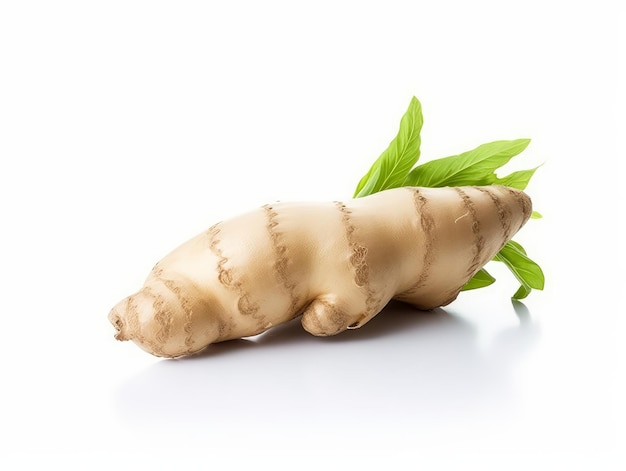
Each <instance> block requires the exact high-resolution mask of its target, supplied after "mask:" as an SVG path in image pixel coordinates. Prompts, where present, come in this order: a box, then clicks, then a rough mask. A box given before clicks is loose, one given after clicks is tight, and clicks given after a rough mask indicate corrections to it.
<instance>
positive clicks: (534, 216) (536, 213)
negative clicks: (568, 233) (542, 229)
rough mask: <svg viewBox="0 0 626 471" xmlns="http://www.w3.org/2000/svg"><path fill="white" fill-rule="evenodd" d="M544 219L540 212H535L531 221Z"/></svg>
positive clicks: (531, 216) (531, 215)
mask: <svg viewBox="0 0 626 471" xmlns="http://www.w3.org/2000/svg"><path fill="white" fill-rule="evenodd" d="M542 217H543V216H542V215H541V213H540V212H538V211H533V212H532V213H531V214H530V218H531V219H541V218H542Z"/></svg>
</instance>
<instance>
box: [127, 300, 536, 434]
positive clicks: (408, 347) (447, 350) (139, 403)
mask: <svg viewBox="0 0 626 471" xmlns="http://www.w3.org/2000/svg"><path fill="white" fill-rule="evenodd" d="M520 320H521V322H519V325H517V326H514V327H511V328H507V329H504V330H503V331H501V332H499V333H498V334H497V335H496V336H495V337H494V338H493V341H492V342H491V345H490V346H489V347H488V348H486V349H484V348H482V347H481V346H480V342H479V341H478V336H477V331H476V328H475V327H474V326H473V325H472V324H471V323H469V322H467V321H466V320H464V319H462V318H460V317H458V316H455V315H452V314H450V313H448V312H446V310H444V309H437V310H435V311H433V312H420V311H415V310H414V309H411V308H409V307H407V306H404V305H402V304H393V305H390V306H388V307H387V308H386V310H385V311H384V312H383V313H382V314H381V315H379V316H378V317H376V318H375V319H374V320H372V321H371V322H370V324H368V325H367V326H365V327H364V328H361V329H359V330H355V331H349V332H346V333H345V334H342V335H339V336H337V337H331V338H316V337H313V336H311V335H310V334H308V333H307V332H305V331H304V330H303V329H302V327H301V326H300V323H299V321H298V320H296V321H293V322H291V323H289V324H287V325H283V326H278V327H276V328H274V329H272V330H271V331H269V332H267V333H265V334H263V335H261V336H258V337H256V338H254V339H252V340H238V341H231V342H226V343H223V344H215V345H212V346H210V347H209V348H208V349H207V350H206V351H205V352H204V353H203V354H201V355H199V356H195V357H191V358H187V359H180V360H165V361H160V362H158V363H156V364H154V365H152V366H150V367H149V368H148V369H146V370H145V371H143V372H141V373H140V374H138V375H137V376H135V377H133V378H131V379H130V380H129V381H128V382H126V383H125V384H123V385H122V386H120V388H119V390H118V391H117V396H116V401H117V407H118V413H119V414H120V416H121V418H122V420H123V421H124V422H126V423H127V424H128V425H130V426H137V427H140V428H142V427H143V428H150V429H153V430H155V429H159V427H160V426H161V425H163V426H164V427H165V428H167V429H169V428H172V427H173V428H174V429H176V430H177V431H178V432H177V433H179V432H180V431H181V430H183V431H187V432H189V433H192V432H193V431H194V430H196V431H197V430H201V429H207V428H208V429H210V430H213V431H215V430H219V431H222V432H224V431H230V430H235V429H236V430H241V431H242V432H244V431H245V432H247V433H255V431H256V432H263V433H274V432H275V433H277V434H282V435H285V431H288V433H287V435H289V434H300V435H307V434H315V433H317V432H319V431H324V433H330V434H339V435H340V434H341V433H342V432H345V433H351V434H354V433H356V434H357V435H358V434H361V435H363V436H364V437H367V436H371V435H378V434H381V433H389V434H391V435H393V434H398V435H402V436H404V437H407V438H408V437H410V438H411V439H416V438H419V437H420V436H422V435H425V436H430V435H432V434H440V433H441V434H443V435H448V436H449V434H451V433H457V432H458V433H462V432H467V430H464V424H476V423H477V421H479V422H480V423H483V424H486V426H497V425H498V424H502V423H503V422H505V421H506V420H507V419H511V418H512V417H513V416H515V415H516V414H518V413H519V410H518V408H517V407H516V395H517V391H516V388H515V385H514V384H513V376H514V372H515V370H516V367H517V365H518V362H519V360H520V359H521V358H523V357H524V356H525V355H526V354H527V353H528V352H529V350H530V349H532V347H533V345H534V344H535V340H536V339H537V336H538V334H539V332H538V328H537V326H536V325H534V324H533V323H532V322H530V320H529V318H528V313H527V312H523V310H522V311H520ZM451 425H454V426H457V427H459V428H458V430H456V431H455V430H453V429H451ZM164 433H167V430H164ZM470 438H471V437H470Z"/></svg>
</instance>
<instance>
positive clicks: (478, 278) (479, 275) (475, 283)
mask: <svg viewBox="0 0 626 471" xmlns="http://www.w3.org/2000/svg"><path fill="white" fill-rule="evenodd" d="M494 281H496V279H495V278H494V277H493V276H491V275H490V274H489V273H488V272H487V270H485V269H484V268H481V269H480V270H478V272H476V274H475V275H474V276H473V277H472V279H471V280H469V281H468V282H467V283H466V284H465V286H463V288H462V289H461V291H469V290H471V289H478V288H484V287H485V286H489V285H490V284H492V283H493V282H494Z"/></svg>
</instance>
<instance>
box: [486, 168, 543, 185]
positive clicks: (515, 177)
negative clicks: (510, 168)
mask: <svg viewBox="0 0 626 471" xmlns="http://www.w3.org/2000/svg"><path fill="white" fill-rule="evenodd" d="M538 168H539V167H535V168H531V169H529V170H519V171H517V172H513V173H510V174H509V175H507V176H505V177H502V178H496V179H495V180H494V182H493V183H494V184H496V185H504V186H510V187H511V188H516V189H518V190H525V189H526V187H527V186H528V182H529V181H530V179H531V178H532V176H533V175H534V174H535V171H536V170H537V169H538Z"/></svg>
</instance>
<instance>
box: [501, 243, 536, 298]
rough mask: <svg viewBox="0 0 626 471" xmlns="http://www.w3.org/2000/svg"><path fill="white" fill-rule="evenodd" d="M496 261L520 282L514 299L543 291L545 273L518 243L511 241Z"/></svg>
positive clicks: (503, 248)
mask: <svg viewBox="0 0 626 471" xmlns="http://www.w3.org/2000/svg"><path fill="white" fill-rule="evenodd" d="M494 260H497V261H499V262H503V263H504V264H505V265H506V266H507V268H508V269H509V270H511V272H512V273H513V275H515V278H517V280H518V281H519V282H520V284H521V286H520V288H519V289H518V290H517V291H516V292H515V294H514V295H513V299H523V298H525V297H526V296H528V295H529V294H530V292H531V290H533V289H538V290H542V289H543V287H544V282H545V278H544V275H543V271H542V270H541V268H540V267H539V265H537V264H536V263H535V262H533V261H532V260H531V259H530V258H528V256H527V255H526V250H524V248H523V247H522V246H521V245H520V244H519V243H517V242H515V241H513V240H510V241H508V242H507V243H506V244H505V246H504V247H502V249H501V250H500V252H498V254H497V255H496V256H495V257H494Z"/></svg>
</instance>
